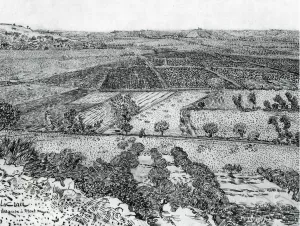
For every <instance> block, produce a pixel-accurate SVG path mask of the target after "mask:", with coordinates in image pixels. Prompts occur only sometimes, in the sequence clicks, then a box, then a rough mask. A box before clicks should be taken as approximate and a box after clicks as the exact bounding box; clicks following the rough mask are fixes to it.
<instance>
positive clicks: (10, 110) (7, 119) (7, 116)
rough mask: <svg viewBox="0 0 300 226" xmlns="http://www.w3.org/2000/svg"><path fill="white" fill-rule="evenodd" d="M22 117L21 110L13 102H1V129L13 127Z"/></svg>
mask: <svg viewBox="0 0 300 226" xmlns="http://www.w3.org/2000/svg"><path fill="white" fill-rule="evenodd" d="M19 119H20V111H19V110H17V109H16V108H14V107H13V106H12V105H11V104H8V103H5V102H2V103H0V131H1V130H4V129H6V128H8V127H11V126H13V125H15V124H16V123H17V121H18V120H19Z"/></svg>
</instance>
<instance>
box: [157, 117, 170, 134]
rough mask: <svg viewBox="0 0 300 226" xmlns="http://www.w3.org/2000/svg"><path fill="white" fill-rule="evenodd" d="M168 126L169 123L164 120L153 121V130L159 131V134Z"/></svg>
mask: <svg viewBox="0 0 300 226" xmlns="http://www.w3.org/2000/svg"><path fill="white" fill-rule="evenodd" d="M169 127H170V125H169V123H168V122H166V121H165V120H162V121H160V122H157V123H155V125H154V131H155V132H160V133H161V135H162V136H163V135H164V132H165V131H166V130H168V129H169Z"/></svg>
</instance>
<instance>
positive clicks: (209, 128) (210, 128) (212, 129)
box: [203, 122, 219, 137]
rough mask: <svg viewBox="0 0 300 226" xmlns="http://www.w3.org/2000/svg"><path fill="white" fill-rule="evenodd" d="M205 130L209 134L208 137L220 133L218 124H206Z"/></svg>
mask: <svg viewBox="0 0 300 226" xmlns="http://www.w3.org/2000/svg"><path fill="white" fill-rule="evenodd" d="M203 130H204V131H205V133H207V134H208V137H212V136H213V134H216V133H217V132H218V131H219V128H218V125H217V124H216V123H213V122H211V123H206V124H204V125H203Z"/></svg>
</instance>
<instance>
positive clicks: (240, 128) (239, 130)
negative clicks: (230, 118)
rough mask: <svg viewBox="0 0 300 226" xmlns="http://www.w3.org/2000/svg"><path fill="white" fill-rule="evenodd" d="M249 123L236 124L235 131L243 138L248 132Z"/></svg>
mask: <svg viewBox="0 0 300 226" xmlns="http://www.w3.org/2000/svg"><path fill="white" fill-rule="evenodd" d="M246 129H247V125H246V124H245V123H237V124H235V125H234V128H233V132H234V133H236V134H238V135H239V136H240V137H241V138H242V137H244V134H245V133H246Z"/></svg>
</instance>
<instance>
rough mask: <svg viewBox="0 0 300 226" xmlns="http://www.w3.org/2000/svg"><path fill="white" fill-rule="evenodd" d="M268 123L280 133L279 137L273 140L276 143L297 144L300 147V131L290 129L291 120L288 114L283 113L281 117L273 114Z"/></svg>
mask: <svg viewBox="0 0 300 226" xmlns="http://www.w3.org/2000/svg"><path fill="white" fill-rule="evenodd" d="M268 124H271V125H273V126H274V127H275V130H276V132H277V134H278V137H277V138H276V139H274V140H273V142H274V143H276V144H295V145H297V146H298V147H299V131H298V132H296V133H295V134H293V133H292V132H291V131H289V128H290V127H291V120H290V119H289V117H288V116H286V115H283V116H281V117H280V118H278V117H277V116H271V117H270V118H269V120H268ZM280 124H281V125H280Z"/></svg>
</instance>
